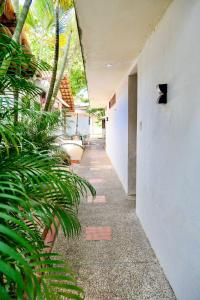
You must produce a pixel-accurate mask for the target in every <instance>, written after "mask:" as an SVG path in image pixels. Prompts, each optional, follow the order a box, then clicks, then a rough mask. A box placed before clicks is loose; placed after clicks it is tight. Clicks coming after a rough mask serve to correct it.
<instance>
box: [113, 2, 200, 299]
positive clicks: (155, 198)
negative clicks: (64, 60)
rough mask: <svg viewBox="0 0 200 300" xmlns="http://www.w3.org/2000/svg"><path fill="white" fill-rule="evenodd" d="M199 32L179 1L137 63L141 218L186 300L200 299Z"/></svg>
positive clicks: (199, 7) (196, 13) (198, 12)
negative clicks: (162, 93)
mask: <svg viewBox="0 0 200 300" xmlns="http://www.w3.org/2000/svg"><path fill="white" fill-rule="evenodd" d="M199 29H200V1H199V0H190V1H188V0H175V1H174V2H173V3H172V4H171V6H170V7H169V9H168V10H167V12H166V14H165V16H164V18H163V19H162V20H161V22H160V24H159V25H158V27H157V28H156V30H155V32H154V33H153V34H152V36H151V37H150V39H149V40H148V42H147V44H146V46H145V48H144V49H143V51H142V53H141V55H140V58H139V62H138V141H137V155H138V157H137V202H136V208H137V214H138V216H139V218H140V220H141V222H142V224H143V227H144V229H145V231H146V233H147V236H148V238H149V239H150V242H151V244H152V246H153V248H154V250H155V252H156V254H157V256H158V258H159V260H160V262H161V265H162V266H163V268H164V271H165V273H166V275H167V277H168V279H169V281H170V283H171V285H172V287H173V289H174V291H175V293H176V295H177V298H178V299H181V300H199V299H200V31H199ZM158 83H167V84H168V89H169V92H168V104H167V105H159V104H157V103H156V99H157V92H156V85H157V84H158ZM119 127H120V125H119Z"/></svg>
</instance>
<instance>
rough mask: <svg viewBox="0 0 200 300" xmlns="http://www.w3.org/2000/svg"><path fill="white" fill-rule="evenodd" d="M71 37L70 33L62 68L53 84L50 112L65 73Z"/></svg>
mask: <svg viewBox="0 0 200 300" xmlns="http://www.w3.org/2000/svg"><path fill="white" fill-rule="evenodd" d="M71 37H72V32H70V35H69V38H68V41H67V44H66V46H65V50H64V57H63V62H62V68H61V70H60V73H59V75H58V79H57V81H56V84H55V88H54V92H53V99H52V101H51V104H50V110H51V108H52V106H53V104H54V102H55V100H56V97H57V95H58V91H59V87H60V83H61V80H62V78H63V75H64V72H65V67H66V64H67V60H68V54H69V48H70V43H71Z"/></svg>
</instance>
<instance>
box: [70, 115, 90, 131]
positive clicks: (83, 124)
mask: <svg viewBox="0 0 200 300" xmlns="http://www.w3.org/2000/svg"><path fill="white" fill-rule="evenodd" d="M78 118H79V120H78V133H79V134H80V135H89V134H90V125H89V117H88V116H87V115H84V114H79V117H78ZM75 133H76V115H73V116H71V117H68V118H67V135H69V136H71V135H75Z"/></svg>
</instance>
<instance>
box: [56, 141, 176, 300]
mask: <svg viewBox="0 0 200 300" xmlns="http://www.w3.org/2000/svg"><path fill="white" fill-rule="evenodd" d="M119 159H120V158H119ZM76 172H78V174H79V175H81V176H83V177H85V178H87V179H88V180H90V179H93V182H96V183H95V184H93V185H94V186H95V187H96V190H97V195H100V196H105V198H104V197H100V198H99V202H98V203H91V199H90V201H89V203H88V202H87V201H86V200H83V202H82V203H81V207H80V220H81V223H82V226H83V230H82V235H81V236H80V237H79V238H77V239H75V240H70V241H69V240H67V239H65V238H64V237H63V235H62V234H60V235H59V236H58V238H57V241H56V244H55V247H54V250H55V251H59V252H61V253H62V254H63V256H64V257H65V258H66V260H67V261H68V262H70V263H71V265H72V267H73V269H74V270H75V271H76V272H77V273H78V275H79V280H80V284H81V286H82V287H83V288H84V290H85V292H86V300H147V299H148V300H175V299H176V298H175V296H174V293H173V291H172V289H171V287H170V285H169V283H168V281H167V280H166V278H165V275H164V273H163V270H162V268H161V267H160V265H159V263H158V261H157V259H156V257H155V254H154V252H153V250H152V248H151V246H150V244H149V242H148V240H147V238H146V236H145V234H144V231H143V229H142V227H141V225H140V222H139V220H138V218H137V216H136V213H135V210H134V200H131V199H127V197H126V195H125V193H124V191H123V188H122V186H121V183H120V182H119V179H118V177H117V175H116V173H115V171H114V170H113V168H112V166H111V164H110V161H109V160H108V158H107V156H106V153H105V151H104V150H103V147H102V145H101V146H96V145H93V146H91V147H90V149H88V150H86V151H85V153H84V156H83V159H82V162H81V165H80V166H77V167H76ZM105 199H106V202H105ZM87 227H106V228H107V229H105V232H103V233H102V232H101V236H100V239H104V238H105V239H106V240H86V232H88V230H89V233H88V234H87V238H88V239H93V238H94V239H98V232H96V233H95V232H94V233H92V235H91V233H90V231H91V228H89V229H88V228H87ZM108 229H109V230H108ZM92 230H93V231H94V230H95V229H94V228H93V229H92ZM108 231H109V232H108ZM110 231H111V232H110ZM110 234H111V236H110Z"/></svg>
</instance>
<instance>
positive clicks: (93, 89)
mask: <svg viewBox="0 0 200 300" xmlns="http://www.w3.org/2000/svg"><path fill="white" fill-rule="evenodd" d="M171 2H172V0H75V5H76V11H77V17H78V23H79V27H80V30H81V43H82V47H83V54H84V59H85V64H86V74H87V80H88V88H89V97H90V101H91V105H92V106H95V107H100V106H105V104H106V103H107V101H108V100H110V98H111V97H112V96H113V94H114V92H115V90H116V88H117V86H118V85H119V83H120V81H121V80H122V78H123V76H124V75H125V74H126V72H127V71H128V70H129V69H130V68H131V66H132V64H133V62H134V60H135V59H136V57H137V56H138V54H139V53H140V51H141V49H142V48H143V46H144V43H145V41H146V39H147V38H148V36H149V35H150V34H151V32H152V31H153V29H154V28H155V26H156V24H157V23H158V22H159V20H160V19H161V17H162V15H163V14H164V12H165V10H166V9H167V7H168V5H169V4H170V3H171ZM108 64H112V67H108Z"/></svg>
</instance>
